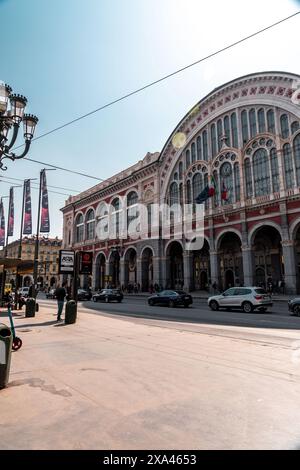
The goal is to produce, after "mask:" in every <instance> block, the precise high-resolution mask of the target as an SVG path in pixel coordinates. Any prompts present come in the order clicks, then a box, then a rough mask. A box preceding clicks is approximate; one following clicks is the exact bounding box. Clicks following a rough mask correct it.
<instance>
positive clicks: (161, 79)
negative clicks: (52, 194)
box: [15, 10, 300, 181]
mask: <svg viewBox="0 0 300 470" xmlns="http://www.w3.org/2000/svg"><path fill="white" fill-rule="evenodd" d="M299 14H300V10H299V11H297V12H295V13H293V14H292V15H289V16H287V17H285V18H282V19H281V20H279V21H276V22H275V23H272V24H271V25H269V26H266V27H265V28H262V29H260V30H258V31H256V32H254V33H252V34H250V35H248V36H245V37H244V38H242V39H239V40H238V41H235V42H233V43H231V44H229V45H228V46H225V47H222V48H221V49H218V50H217V51H215V52H212V53H211V54H208V55H207V56H205V57H202V58H201V59H198V60H196V61H195V62H192V63H191V64H189V65H186V66H184V67H181V68H180V69H178V70H175V71H174V72H171V73H169V74H168V75H165V76H163V77H161V78H159V79H157V80H154V81H152V82H150V83H148V84H146V85H144V86H142V87H140V88H137V89H136V90H134V91H131V92H130V93H127V94H126V95H123V96H121V97H119V98H116V99H115V100H113V101H110V102H108V103H106V104H104V105H102V106H100V107H99V108H96V109H94V110H93V111H90V112H88V113H86V114H82V115H81V116H79V117H77V118H75V119H72V120H71V121H68V122H66V123H64V124H62V125H60V126H58V127H55V128H54V129H52V130H50V131H48V132H45V133H44V134H41V135H39V136H37V137H35V138H33V139H32V141H37V140H39V139H42V138H43V137H46V136H48V135H50V134H53V133H54V132H57V131H59V130H61V129H64V128H65V127H68V126H70V125H72V124H74V123H76V122H78V121H80V120H82V119H85V118H86V117H88V116H91V115H92V114H95V113H98V112H99V111H102V110H104V109H106V108H108V107H110V106H113V105H115V104H117V103H119V102H121V101H124V100H125V99H127V98H130V97H131V96H134V95H137V94H138V93H141V92H142V91H144V90H146V89H148V88H150V87H153V86H154V85H157V84H158V83H161V82H163V81H165V80H167V79H169V78H171V77H174V76H175V75H178V74H179V73H181V72H184V71H185V70H188V69H190V68H192V67H194V66H195V65H198V64H200V63H201V62H204V61H205V60H208V59H211V58H212V57H214V56H216V55H218V54H220V53H222V52H224V51H226V50H228V49H231V48H233V47H235V46H237V45H239V44H241V43H243V42H245V41H247V40H248V39H251V38H253V37H255V36H258V35H259V34H262V33H263V32H265V31H268V30H270V29H271V28H274V27H275V26H278V25H279V24H281V23H284V22H285V21H288V20H290V19H291V18H294V17H295V16H297V15H299ZM20 147H23V145H19V146H18V147H15V149H18V148H20ZM25 160H28V161H31V162H33V163H39V164H42V165H48V166H49V167H51V168H56V169H57V170H63V171H67V172H69V173H74V174H77V175H80V176H84V177H87V178H92V179H95V180H97V181H104V180H103V179H102V178H96V177H95V176H91V175H88V174H86V173H82V172H79V171H75V170H70V169H69V168H63V167H59V166H57V165H53V164H50V163H46V162H42V161H39V160H33V159H32V158H26V157H25Z"/></svg>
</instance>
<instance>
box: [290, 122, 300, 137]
mask: <svg viewBox="0 0 300 470" xmlns="http://www.w3.org/2000/svg"><path fill="white" fill-rule="evenodd" d="M299 129H300V124H299V122H298V121H294V122H292V125H291V132H292V134H295V132H297V131H298V130H299Z"/></svg>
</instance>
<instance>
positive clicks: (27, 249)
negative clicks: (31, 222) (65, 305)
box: [5, 236, 62, 288]
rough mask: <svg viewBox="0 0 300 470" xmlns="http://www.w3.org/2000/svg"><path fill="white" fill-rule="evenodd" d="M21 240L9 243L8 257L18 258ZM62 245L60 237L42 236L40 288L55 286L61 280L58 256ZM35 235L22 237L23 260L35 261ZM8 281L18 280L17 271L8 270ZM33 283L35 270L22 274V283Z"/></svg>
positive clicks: (39, 268)
mask: <svg viewBox="0 0 300 470" xmlns="http://www.w3.org/2000/svg"><path fill="white" fill-rule="evenodd" d="M19 246H20V240H15V241H13V242H12V243H9V244H8V245H7V247H6V248H5V250H7V258H15V259H17V258H18V255H19ZM61 247H62V240H61V239H59V238H40V241H39V265H38V279H37V282H38V286H39V287H40V288H48V287H55V286H56V285H57V284H58V282H59V279H60V277H59V274H58V258H59V250H60V249H61ZM34 251H35V237H34V236H32V237H24V238H23V239H22V254H21V259H22V260H25V261H26V260H30V261H34ZM6 279H7V282H10V283H12V284H13V285H14V284H15V282H16V272H14V271H12V270H7V273H6ZM31 283H33V272H32V273H26V274H24V275H23V276H22V279H21V285H22V286H29V285H30V284H31Z"/></svg>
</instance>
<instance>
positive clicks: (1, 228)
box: [0, 198, 5, 246]
mask: <svg viewBox="0 0 300 470" xmlns="http://www.w3.org/2000/svg"><path fill="white" fill-rule="evenodd" d="M4 245H5V215H4V206H3V201H2V198H1V200H0V246H4Z"/></svg>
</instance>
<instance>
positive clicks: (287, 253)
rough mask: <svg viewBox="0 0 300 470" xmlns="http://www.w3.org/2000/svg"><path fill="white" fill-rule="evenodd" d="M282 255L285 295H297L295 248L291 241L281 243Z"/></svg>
mask: <svg viewBox="0 0 300 470" xmlns="http://www.w3.org/2000/svg"><path fill="white" fill-rule="evenodd" d="M282 254H283V262H284V282H285V293H286V294H289V295H291V294H296V293H297V276H296V262H295V247H294V242H293V241H292V240H283V241H282Z"/></svg>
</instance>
